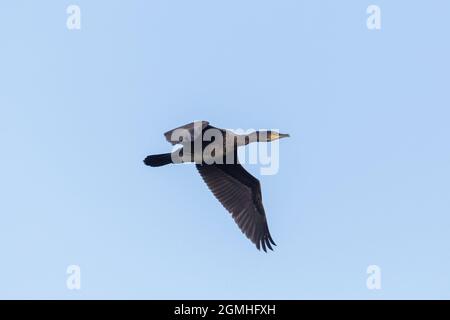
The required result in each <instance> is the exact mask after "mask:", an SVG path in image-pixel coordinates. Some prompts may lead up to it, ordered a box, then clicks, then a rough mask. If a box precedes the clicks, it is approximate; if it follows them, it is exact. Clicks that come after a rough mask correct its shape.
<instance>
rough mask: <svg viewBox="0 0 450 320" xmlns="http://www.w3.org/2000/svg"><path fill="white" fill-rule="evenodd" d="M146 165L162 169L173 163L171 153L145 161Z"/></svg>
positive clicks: (149, 157)
mask: <svg viewBox="0 0 450 320" xmlns="http://www.w3.org/2000/svg"><path fill="white" fill-rule="evenodd" d="M144 163H145V164H146V165H147V166H150V167H161V166H165V165H166V164H170V163H173V161H172V156H171V154H170V153H163V154H154V155H151V156H148V157H147V158H145V159H144Z"/></svg>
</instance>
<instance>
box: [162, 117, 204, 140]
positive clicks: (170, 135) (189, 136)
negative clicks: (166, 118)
mask: <svg viewBox="0 0 450 320" xmlns="http://www.w3.org/2000/svg"><path fill="white" fill-rule="evenodd" d="M208 124H209V122H208V121H196V122H191V123H188V124H185V125H184V126H181V127H178V128H175V129H172V130H170V131H167V132H166V133H164V137H165V138H166V140H167V141H168V142H170V143H171V144H172V145H175V144H178V143H180V141H179V138H180V137H179V136H180V135H181V137H182V138H183V141H184V142H192V141H194V140H196V139H197V138H198V137H199V136H201V134H202V133H203V130H204V129H205V128H206V127H207V126H208ZM195 129H196V130H195Z"/></svg>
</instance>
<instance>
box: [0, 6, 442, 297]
mask: <svg viewBox="0 0 450 320" xmlns="http://www.w3.org/2000/svg"><path fill="white" fill-rule="evenodd" d="M70 4H77V5H79V6H80V8H81V30H78V31H77V30H76V31H70V30H68V29H67V28H66V19H67V14H66V8H67V6H68V5H70ZM370 4H377V5H379V6H380V7H381V10H382V11H381V14H382V29H381V30H380V31H369V30H368V29H367V27H366V19H367V14H366V8H367V6H368V5H370ZM449 14H450V2H448V1H438V0H432V1H386V0H378V1H360V0H358V1H357V0H353V1H332V0H329V1H312V0H311V1H299V0H279V1H273V0H270V1H269V0H262V1H261V0H245V1H237V0H232V1H230V0H228V1H209V0H208V1H207V0H202V1H200V0H189V1H185V0H183V1H181V0H171V1H163V0H152V1H147V0H145V1H144V0H140V1H138V0H132V1H114V0H108V1H86V0H85V1H81V0H80V1H56V0H55V1H31V0H29V1H2V3H1V4H0V39H1V47H0V148H1V157H0V217H1V222H0V253H1V259H0V298H61V299H79V298H84V299H90V298H138V299H141V298H150V299H158V298H161V299H170V298H174V299H178V298H180V299H181V298H183V299H197V298H199V299H200V298H201V299H206V298H209V299H216V298H226V299H228V298H234V299H241V298H244V299H251V298H254V299H303V298H305V299H309V298H324V299H329V298H344V299H345V298H360V299H380V298H388V299H389V298H450V234H449V229H450V197H449V196H450V148H449V138H450V126H449V120H450V98H449V80H450V79H449V74H450V61H449V59H450V58H449V57H450V42H449V33H450V25H449V22H448V21H449V17H450V16H449ZM196 119H204V120H209V121H210V122H211V123H212V124H213V125H216V126H218V127H223V128H277V129H280V131H281V132H285V133H289V134H290V135H291V138H290V139H285V140H282V141H281V142H280V153H281V156H280V162H281V163H280V170H279V172H278V174H276V175H273V176H260V175H259V170H258V167H257V166H247V168H248V170H249V171H250V172H252V173H253V174H255V175H256V176H257V177H258V178H259V179H260V180H261V183H262V191H263V199H264V204H265V208H266V213H267V215H268V221H269V225H270V229H271V233H272V235H273V237H274V239H275V241H276V242H277V244H278V246H277V247H276V250H275V251H274V252H270V253H268V254H265V253H264V252H259V251H257V250H256V248H255V247H254V246H253V245H252V244H251V243H250V242H249V241H248V240H247V239H246V238H245V236H244V235H242V234H241V232H240V231H239V229H238V228H237V226H236V225H235V224H234V221H233V220H232V219H231V217H230V216H229V214H228V213H227V212H226V211H225V209H224V208H223V207H222V206H221V205H220V203H219V202H218V201H217V200H216V199H215V198H214V197H213V196H212V194H211V193H210V192H209V190H208V189H207V187H206V185H205V184H204V183H203V181H202V180H201V178H200V176H199V175H198V173H197V172H196V170H195V168H194V167H191V166H166V167H162V168H150V167H145V166H144V165H143V163H142V159H143V158H144V157H145V156H146V155H148V154H151V153H162V152H167V151H169V150H170V145H169V144H168V143H167V142H166V141H165V140H164V137H163V132H165V131H167V130H169V129H172V128H174V127H177V126H179V125H183V124H185V123H188V122H191V121H193V120H196ZM72 264H75V265H79V266H80V267H81V290H79V291H76V290H75V291H72V290H68V289H67V288H66V279H67V275H66V268H67V266H69V265H72ZM373 264H374V265H378V266H379V267H380V268H381V272H382V289H381V290H368V289H367V287H366V278H367V274H366V269H367V267H368V266H369V265H373Z"/></svg>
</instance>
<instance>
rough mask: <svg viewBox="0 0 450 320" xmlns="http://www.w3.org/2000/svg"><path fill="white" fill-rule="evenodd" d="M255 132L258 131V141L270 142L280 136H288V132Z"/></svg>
mask: <svg viewBox="0 0 450 320" xmlns="http://www.w3.org/2000/svg"><path fill="white" fill-rule="evenodd" d="M257 133H258V142H270V141H275V140H278V139H281V138H287V137H289V135H288V134H285V133H279V132H276V131H272V130H265V131H257Z"/></svg>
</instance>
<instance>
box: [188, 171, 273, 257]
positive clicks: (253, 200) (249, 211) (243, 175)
mask: <svg viewBox="0 0 450 320" xmlns="http://www.w3.org/2000/svg"><path fill="white" fill-rule="evenodd" d="M196 166H197V170H198V171H199V173H200V175H201V176H202V178H203V180H204V181H205V182H206V184H207V185H208V188H209V189H210V190H211V191H212V193H213V194H214V196H215V197H216V198H217V199H218V200H219V201H220V203H222V205H223V206H224V207H225V209H227V210H228V211H229V212H230V213H231V215H232V217H233V219H234V221H235V222H236V223H237V225H238V226H239V228H240V229H241V231H242V232H243V233H244V234H245V235H246V236H247V238H249V239H250V240H251V241H252V242H253V243H254V244H255V245H256V247H257V248H258V250H259V249H260V247H261V246H262V248H263V250H264V251H266V252H267V249H266V247H268V248H269V249H271V250H273V249H272V246H271V244H273V245H275V242H274V241H273V239H272V237H271V236H270V232H269V227H268V225H267V220H266V214H265V212H264V207H263V204H262V197H261V187H260V183H259V180H258V179H256V178H255V177H253V176H252V175H251V174H250V173H248V172H247V171H246V170H245V169H244V168H243V167H242V166H241V165H240V164H239V163H238V164H212V165H205V164H203V165H201V164H197V165H196Z"/></svg>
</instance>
